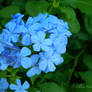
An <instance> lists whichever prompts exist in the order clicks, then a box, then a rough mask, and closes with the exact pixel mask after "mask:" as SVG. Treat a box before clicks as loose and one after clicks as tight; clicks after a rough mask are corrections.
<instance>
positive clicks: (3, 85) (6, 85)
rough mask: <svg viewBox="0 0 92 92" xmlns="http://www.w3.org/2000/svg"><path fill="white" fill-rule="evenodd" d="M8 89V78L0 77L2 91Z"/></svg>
mask: <svg viewBox="0 0 92 92" xmlns="http://www.w3.org/2000/svg"><path fill="white" fill-rule="evenodd" d="M6 89H8V82H7V79H6V78H1V79H0V92H5V90H6Z"/></svg>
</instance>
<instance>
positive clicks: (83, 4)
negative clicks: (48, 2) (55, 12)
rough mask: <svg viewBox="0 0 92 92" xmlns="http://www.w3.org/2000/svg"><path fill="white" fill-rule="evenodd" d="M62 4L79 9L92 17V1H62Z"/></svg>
mask: <svg viewBox="0 0 92 92" xmlns="http://www.w3.org/2000/svg"><path fill="white" fill-rule="evenodd" d="M61 3H62V4H65V5H70V6H72V7H73V8H78V9H79V10H80V11H81V12H83V13H85V14H88V15H92V12H91V11H92V0H62V1H61Z"/></svg>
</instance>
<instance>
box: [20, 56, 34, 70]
mask: <svg viewBox="0 0 92 92" xmlns="http://www.w3.org/2000/svg"><path fill="white" fill-rule="evenodd" d="M21 65H22V66H23V67H24V68H25V69H27V68H29V67H31V66H32V62H31V58H28V57H24V58H22V59H21Z"/></svg>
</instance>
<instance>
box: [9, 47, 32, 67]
mask: <svg viewBox="0 0 92 92" xmlns="http://www.w3.org/2000/svg"><path fill="white" fill-rule="evenodd" d="M13 53H14V52H13ZM30 54H31V50H30V49H29V48H27V47H23V48H22V49H21V50H20V52H17V53H16V52H15V55H14V54H13V55H14V56H16V58H15V62H17V63H16V64H15V65H14V67H15V68H16V67H19V66H20V65H21V64H22V62H23V60H25V61H26V60H28V59H27V57H26V56H29V55H30ZM10 56H12V55H10ZM12 59H14V58H12Z"/></svg>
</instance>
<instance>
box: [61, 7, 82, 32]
mask: <svg viewBox="0 0 92 92" xmlns="http://www.w3.org/2000/svg"><path fill="white" fill-rule="evenodd" d="M60 9H61V12H62V16H63V18H64V19H65V20H66V21H67V22H68V23H69V28H70V29H69V30H70V31H71V32H72V33H78V32H79V31H80V24H79V22H78V20H77V18H76V13H75V11H74V10H73V8H70V7H63V6H62V7H61V8H60Z"/></svg>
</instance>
